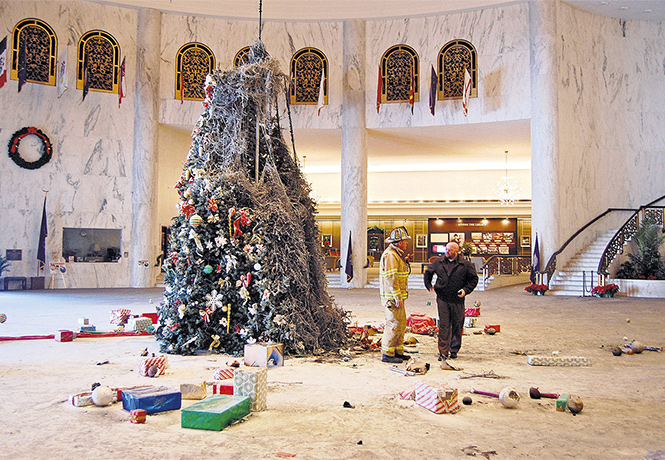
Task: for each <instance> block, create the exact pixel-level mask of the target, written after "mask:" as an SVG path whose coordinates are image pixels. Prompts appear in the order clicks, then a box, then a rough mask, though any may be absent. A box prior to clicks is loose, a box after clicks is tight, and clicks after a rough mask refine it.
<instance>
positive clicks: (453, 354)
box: [450, 351, 457, 359]
mask: <svg viewBox="0 0 665 460" xmlns="http://www.w3.org/2000/svg"><path fill="white" fill-rule="evenodd" d="M456 358H457V352H456V351H451V352H450V359H456Z"/></svg>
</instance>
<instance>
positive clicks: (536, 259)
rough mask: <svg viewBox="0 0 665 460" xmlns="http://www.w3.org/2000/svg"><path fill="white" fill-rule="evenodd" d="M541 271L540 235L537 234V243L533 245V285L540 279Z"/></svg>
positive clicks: (531, 278) (530, 277)
mask: <svg viewBox="0 0 665 460" xmlns="http://www.w3.org/2000/svg"><path fill="white" fill-rule="evenodd" d="M539 271H540V249H539V248H538V233H536V241H535V242H534V243H533V257H532V258H531V276H529V279H530V280H531V284H536V281H537V279H538V272H539Z"/></svg>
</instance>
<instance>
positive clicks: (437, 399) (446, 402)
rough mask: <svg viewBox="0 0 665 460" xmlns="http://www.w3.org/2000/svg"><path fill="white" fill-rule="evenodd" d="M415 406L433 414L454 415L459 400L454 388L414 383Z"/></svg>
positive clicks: (429, 383)
mask: <svg viewBox="0 0 665 460" xmlns="http://www.w3.org/2000/svg"><path fill="white" fill-rule="evenodd" d="M414 396H415V399H416V404H418V405H419V406H421V407H424V408H425V409H427V410H430V411H432V412H434V413H435V414H454V413H455V412H457V411H458V410H459V407H460V406H459V398H458V394H457V389H456V388H450V387H449V386H446V385H443V384H438V383H432V382H416V389H415V395H414Z"/></svg>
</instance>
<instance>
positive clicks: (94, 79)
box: [85, 37, 115, 92]
mask: <svg viewBox="0 0 665 460" xmlns="http://www.w3.org/2000/svg"><path fill="white" fill-rule="evenodd" d="M85 54H86V55H87V57H88V59H87V62H88V69H87V70H88V85H89V88H90V89H96V90H99V91H108V92H111V91H113V80H114V73H115V72H114V71H115V65H114V64H115V63H114V62H113V61H114V60H113V45H112V44H111V43H110V42H109V41H108V40H107V39H106V38H104V37H92V38H90V39H89V40H88V41H87V42H86V43H85Z"/></svg>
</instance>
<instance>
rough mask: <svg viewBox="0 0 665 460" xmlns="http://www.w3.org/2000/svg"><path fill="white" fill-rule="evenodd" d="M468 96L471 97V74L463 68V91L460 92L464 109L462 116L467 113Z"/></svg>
mask: <svg viewBox="0 0 665 460" xmlns="http://www.w3.org/2000/svg"><path fill="white" fill-rule="evenodd" d="M469 97H471V75H469V71H468V70H466V68H464V93H463V94H462V109H464V116H465V117H466V116H467V114H468V113H469Z"/></svg>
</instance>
